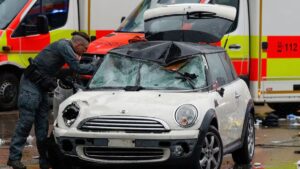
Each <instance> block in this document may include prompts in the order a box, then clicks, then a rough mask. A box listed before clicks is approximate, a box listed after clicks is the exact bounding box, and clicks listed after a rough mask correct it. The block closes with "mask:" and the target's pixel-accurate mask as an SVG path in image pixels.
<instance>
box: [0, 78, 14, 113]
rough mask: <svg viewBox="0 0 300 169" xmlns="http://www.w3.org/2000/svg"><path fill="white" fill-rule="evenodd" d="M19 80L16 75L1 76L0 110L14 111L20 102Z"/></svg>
mask: <svg viewBox="0 0 300 169" xmlns="http://www.w3.org/2000/svg"><path fill="white" fill-rule="evenodd" d="M18 88H19V79H18V77H17V76H16V75H14V74H12V73H8V72H4V73H2V74H1V75H0V109H2V110H11V109H14V108H15V107H16V105H17V101H18Z"/></svg>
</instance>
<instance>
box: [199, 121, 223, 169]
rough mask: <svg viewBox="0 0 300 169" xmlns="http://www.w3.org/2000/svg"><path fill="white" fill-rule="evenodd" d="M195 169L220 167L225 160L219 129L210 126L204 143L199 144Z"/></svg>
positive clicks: (215, 168)
mask: <svg viewBox="0 0 300 169" xmlns="http://www.w3.org/2000/svg"><path fill="white" fill-rule="evenodd" d="M194 158H195V159H194V163H193V168H194V169H219V168H220V166H221V164H222V160H223V144H222V140H221V137H220V134H219V132H218V130H217V129H216V128H215V127H214V126H210V127H209V129H208V132H207V133H206V134H205V137H204V140H202V144H201V145H200V146H197V148H196V151H195V156H194Z"/></svg>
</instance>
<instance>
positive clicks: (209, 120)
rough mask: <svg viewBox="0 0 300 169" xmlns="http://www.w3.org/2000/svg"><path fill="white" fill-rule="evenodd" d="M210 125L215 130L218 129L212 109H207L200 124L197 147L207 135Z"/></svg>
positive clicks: (214, 112)
mask: <svg viewBox="0 0 300 169" xmlns="http://www.w3.org/2000/svg"><path fill="white" fill-rule="evenodd" d="M211 125H213V126H214V127H215V128H216V129H219V125H218V120H217V115H216V111H215V110H214V109H209V110H208V111H207V112H206V114H205V116H204V118H203V120H202V124H201V126H200V128H199V132H200V134H199V137H198V144H199V145H200V144H201V141H202V140H203V139H204V137H205V134H206V133H207V131H208V129H209V127H210V126H211Z"/></svg>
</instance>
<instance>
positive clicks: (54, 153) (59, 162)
mask: <svg viewBox="0 0 300 169" xmlns="http://www.w3.org/2000/svg"><path fill="white" fill-rule="evenodd" d="M47 149H48V151H47V152H48V160H49V163H50V165H51V167H52V169H80V168H79V167H75V166H74V165H73V164H72V162H71V161H70V159H68V158H66V157H65V155H64V154H63V153H62V152H61V151H60V148H59V146H58V145H57V144H56V142H55V140H54V135H53V133H51V135H50V137H49V138H48V144H47Z"/></svg>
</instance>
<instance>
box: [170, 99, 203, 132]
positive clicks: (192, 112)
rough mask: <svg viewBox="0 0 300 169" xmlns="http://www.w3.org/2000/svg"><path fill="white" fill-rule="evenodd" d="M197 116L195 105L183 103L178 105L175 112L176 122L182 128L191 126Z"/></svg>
mask: <svg viewBox="0 0 300 169" xmlns="http://www.w3.org/2000/svg"><path fill="white" fill-rule="evenodd" d="M197 116H198V111H197V109H196V107H195V106H193V105H191V104H185V105H182V106H180V107H179V108H178V109H177V110H176V112H175V120H176V122H177V123H178V124H179V125H180V126H181V127H184V128H187V127H192V126H193V125H194V124H195V121H196V119H197Z"/></svg>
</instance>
